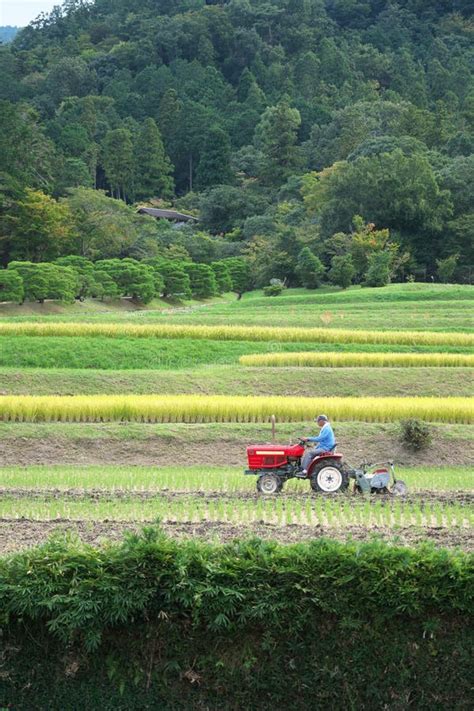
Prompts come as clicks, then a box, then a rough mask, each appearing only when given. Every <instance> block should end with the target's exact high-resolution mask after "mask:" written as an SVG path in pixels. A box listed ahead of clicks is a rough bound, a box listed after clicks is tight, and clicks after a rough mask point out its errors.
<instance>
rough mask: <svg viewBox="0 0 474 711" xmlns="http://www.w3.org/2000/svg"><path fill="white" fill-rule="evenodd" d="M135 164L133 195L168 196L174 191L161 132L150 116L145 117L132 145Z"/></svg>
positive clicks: (170, 168)
mask: <svg viewBox="0 0 474 711" xmlns="http://www.w3.org/2000/svg"><path fill="white" fill-rule="evenodd" d="M133 159H134V164H135V179H134V186H133V192H134V196H135V197H136V198H137V199H139V200H143V199H145V198H152V197H160V198H170V197H172V195H173V192H174V182H173V178H172V172H173V168H172V165H171V163H170V160H169V158H168V156H167V155H166V153H165V149H164V146H163V140H162V138H161V133H160V130H159V128H158V126H157V125H156V123H155V121H154V120H153V119H152V118H147V119H146V120H145V121H144V123H143V126H142V127H141V130H140V131H139V133H138V135H137V138H136V140H135V142H134V146H133Z"/></svg>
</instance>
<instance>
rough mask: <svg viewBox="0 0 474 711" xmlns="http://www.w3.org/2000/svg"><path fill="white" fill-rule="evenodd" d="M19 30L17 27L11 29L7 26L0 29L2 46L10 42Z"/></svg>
mask: <svg viewBox="0 0 474 711" xmlns="http://www.w3.org/2000/svg"><path fill="white" fill-rule="evenodd" d="M19 30H20V28H19V27H11V26H10V25H7V26H6V27H0V42H1V43H2V44H7V43H8V42H12V41H13V40H14V39H15V37H16V35H17V34H18V32H19Z"/></svg>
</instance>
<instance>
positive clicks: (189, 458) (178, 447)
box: [0, 434, 474, 467]
mask: <svg viewBox="0 0 474 711" xmlns="http://www.w3.org/2000/svg"><path fill="white" fill-rule="evenodd" d="M248 444H249V443H248V441H247V440H242V441H235V440H231V441H230V440H225V439H222V440H219V441H213V442H210V441H193V442H186V441H185V440H183V441H179V440H176V439H173V440H172V441H170V440H169V439H166V438H160V437H150V438H147V439H141V440H134V439H129V440H118V439H113V438H111V439H107V438H101V439H87V438H81V439H71V438H69V437H68V438H66V437H48V438H45V439H36V438H34V439H33V438H32V439H30V438H26V437H11V438H5V439H2V440H1V442H0V466H13V465H18V466H29V465H37V464H113V465H121V464H122V465H125V464H131V465H143V466H169V465H176V466H180V465H182V466H190V465H201V464H211V465H216V466H218V465H222V466H224V465H228V466H242V467H243V466H245V448H246V446H247V445H248ZM339 450H340V451H343V452H344V454H345V457H346V459H347V461H349V462H350V463H352V464H359V463H360V462H361V461H363V460H365V461H377V460H385V461H386V460H387V459H394V460H395V461H396V462H397V464H398V465H399V466H415V465H418V466H462V465H466V466H469V467H473V466H474V442H473V441H469V440H466V441H464V440H450V441H442V440H437V441H435V442H433V444H432V446H430V447H429V449H428V450H427V451H425V452H423V453H410V452H407V450H406V449H404V448H403V447H402V446H401V445H400V443H399V442H397V440H396V439H395V438H394V437H390V436H388V435H384V434H377V435H375V436H374V437H372V438H370V439H369V438H362V437H361V438H356V437H351V436H346V437H345V438H344V442H341V443H340V446H339Z"/></svg>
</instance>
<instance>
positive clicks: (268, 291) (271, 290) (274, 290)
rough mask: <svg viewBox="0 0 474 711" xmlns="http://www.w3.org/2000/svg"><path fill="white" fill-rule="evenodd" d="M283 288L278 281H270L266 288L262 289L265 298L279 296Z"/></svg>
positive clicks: (281, 283)
mask: <svg viewBox="0 0 474 711" xmlns="http://www.w3.org/2000/svg"><path fill="white" fill-rule="evenodd" d="M285 288H286V287H285V285H284V283H283V282H282V281H280V279H272V280H271V282H270V284H269V285H268V286H264V287H263V293H264V295H265V296H280V294H281V293H282V291H283V290H284V289H285Z"/></svg>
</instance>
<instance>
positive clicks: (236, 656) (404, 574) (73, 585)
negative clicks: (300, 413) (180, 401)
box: [0, 528, 472, 711]
mask: <svg viewBox="0 0 474 711" xmlns="http://www.w3.org/2000/svg"><path fill="white" fill-rule="evenodd" d="M355 600H368V601H369V603H368V604H366V605H355V604H354V601H355ZM373 600H381V601H383V604H375V603H374V604H370V601H373ZM471 612H472V556H470V555H468V554H465V553H462V552H459V551H453V552H449V551H445V550H436V549H434V548H428V547H424V548H418V549H409V548H400V547H396V546H389V545H386V544H383V543H376V542H374V543H371V544H365V545H361V544H358V543H356V542H352V543H348V544H342V543H338V542H336V541H328V540H315V541H311V542H310V543H304V544H303V543H301V544H296V545H279V544H277V543H275V542H273V541H270V542H264V541H261V540H258V539H255V540H251V541H232V542H230V543H228V544H226V545H213V544H206V543H203V542H200V541H196V540H193V541H176V540H171V539H168V538H166V537H165V536H163V535H162V534H161V533H160V531H159V530H156V529H151V528H148V529H145V531H144V532H143V533H142V534H141V535H136V534H135V535H134V534H130V535H129V536H128V537H127V538H126V539H125V541H124V542H122V543H119V544H117V543H114V544H109V545H107V546H103V547H100V548H97V549H95V548H93V547H92V546H89V545H86V544H82V543H81V542H80V541H77V540H71V539H69V540H67V539H66V540H65V539H60V538H56V539H52V540H50V541H48V542H47V543H46V544H44V545H43V546H41V547H38V548H33V549H28V550H25V551H22V552H20V553H17V554H15V555H13V556H9V557H7V558H3V559H0V625H1V627H2V652H3V654H2V671H3V674H2V676H1V677H0V705H7V706H9V705H11V707H12V708H18V709H20V708H25V709H26V708H58V709H59V708H61V709H62V708H71V709H72V708H104V709H111V708H163V709H175V710H176V711H185V710H186V711H197V709H203V708H212V709H218V708H219V709H220V708H222V709H240V708H241V709H247V708H248V709H250V708H258V709H261V710H262V711H269V710H270V709H282V708H287V707H291V708H294V709H295V710H296V711H303V710H305V709H309V708H314V699H315V698H320V697H321V696H324V698H325V699H328V700H329V703H328V706H327V707H328V708H370V709H372V708H374V709H375V708H387V709H388V708H390V709H394V710H395V709H400V708H403V702H402V704H401V705H400V704H398V702H395V704H394V703H392V702H393V697H394V682H393V679H394V677H396V693H397V696H398V698H399V699H403V700H404V699H405V698H407V697H408V696H410V698H412V699H419V700H422V702H421V703H420V704H418V705H417V706H419V707H423V708H462V707H463V704H464V702H465V700H466V698H467V696H468V695H469V691H470V689H469V683H470V676H471V675H470V674H469V672H470V671H471V667H470V662H471V659H470V654H469V650H470V648H472V624H471V621H470V617H471ZM46 651H47V653H46ZM71 659H72V660H74V661H75V662H76V664H75V666H76V667H78V668H77V669H76V672H77V673H76V674H71V671H70V667H71V664H68V663H67V662H68V661H69V662H70V661H71ZM367 659H369V660H370V678H371V683H370V684H368V683H367V673H368V672H367ZM315 660H321V665H322V664H323V663H324V666H319V665H318V666H317V673H315ZM324 660H337V665H336V666H334V664H333V661H331V664H330V665H329V667H328V668H326V664H328V662H327V661H324ZM400 668H401V669H409V672H410V673H404V674H399V671H400ZM187 670H189V673H188V672H187ZM185 671H186V673H188V677H186V673H184V672H185ZM336 674H337V676H335V675H336ZM189 676H191V681H193V680H194V679H196V680H197V681H198V683H197V684H196V685H195V686H192V688H191V683H190V678H189ZM201 678H203V679H205V683H203V684H200V683H199V679H201ZM51 679H54V684H51ZM338 680H348V684H345V683H337V681H338ZM349 682H350V685H349ZM91 685H92V689H91ZM78 689H79V690H83V693H84V691H85V692H87V693H88V694H91V695H92V694H98V695H100V698H101V699H103V700H104V701H105V699H106V702H105V703H102V704H98V703H97V696H96V697H95V703H94V702H93V701H92V700H91V696H89V697H88V699H86V701H85V698H84V697H83V698H81V695H80V691H78ZM120 694H124V696H125V698H126V701H124V700H123V699H120ZM66 699H67V702H66V701H65V700H66ZM111 699H112V700H113V702H114V703H112V700H111ZM137 700H139V702H140V703H138V701H137ZM157 700H158V701H157Z"/></svg>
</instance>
